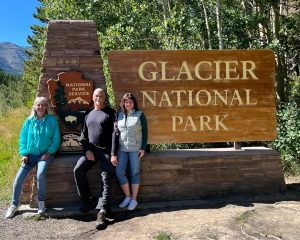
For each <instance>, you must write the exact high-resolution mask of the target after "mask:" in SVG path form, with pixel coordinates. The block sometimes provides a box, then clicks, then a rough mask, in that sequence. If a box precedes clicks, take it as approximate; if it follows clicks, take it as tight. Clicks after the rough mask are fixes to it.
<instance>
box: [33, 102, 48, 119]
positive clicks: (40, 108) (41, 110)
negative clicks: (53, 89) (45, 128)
mask: <svg viewBox="0 0 300 240" xmlns="http://www.w3.org/2000/svg"><path fill="white" fill-rule="evenodd" d="M35 110H36V113H37V115H38V117H43V116H44V115H45V113H46V110H47V104H46V103H37V104H36V105H35Z"/></svg>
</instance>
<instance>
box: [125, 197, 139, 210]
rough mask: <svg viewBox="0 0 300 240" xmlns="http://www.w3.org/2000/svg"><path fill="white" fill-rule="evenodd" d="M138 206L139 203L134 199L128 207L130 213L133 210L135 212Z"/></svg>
mask: <svg viewBox="0 0 300 240" xmlns="http://www.w3.org/2000/svg"><path fill="white" fill-rule="evenodd" d="M137 205H138V203H137V201H136V200H134V199H131V201H130V203H129V205H128V207H127V209H128V210H130V211H132V210H134V209H135V208H136V206H137Z"/></svg>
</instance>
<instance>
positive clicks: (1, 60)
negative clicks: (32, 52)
mask: <svg viewBox="0 0 300 240" xmlns="http://www.w3.org/2000/svg"><path fill="white" fill-rule="evenodd" d="M29 48H30V47H20V46H18V45H16V44H14V43H11V42H0V68H1V69H2V70H3V71H4V72H5V73H8V74H13V75H21V74H22V72H23V67H24V61H25V60H28V57H27V55H26V53H25V51H26V50H27V49H29Z"/></svg>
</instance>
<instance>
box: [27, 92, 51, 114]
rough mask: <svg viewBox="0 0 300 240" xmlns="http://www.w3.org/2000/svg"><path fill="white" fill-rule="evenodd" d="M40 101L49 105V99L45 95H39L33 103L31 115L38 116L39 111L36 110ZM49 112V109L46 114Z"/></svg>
mask: <svg viewBox="0 0 300 240" xmlns="http://www.w3.org/2000/svg"><path fill="white" fill-rule="evenodd" d="M39 103H42V104H46V105H47V107H48V100H47V99H46V98H45V97H37V98H36V99H35V100H34V103H33V106H32V109H31V114H30V117H33V116H36V114H37V112H36V106H37V105H38V104H39ZM47 113H48V109H47V110H46V114H47Z"/></svg>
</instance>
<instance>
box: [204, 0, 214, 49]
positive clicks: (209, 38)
mask: <svg viewBox="0 0 300 240" xmlns="http://www.w3.org/2000/svg"><path fill="white" fill-rule="evenodd" d="M202 6H203V12H204V17H205V25H206V31H207V43H208V49H212V45H211V35H210V27H209V22H208V15H207V10H206V1H205V0H203V2H202Z"/></svg>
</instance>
